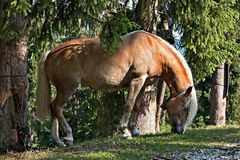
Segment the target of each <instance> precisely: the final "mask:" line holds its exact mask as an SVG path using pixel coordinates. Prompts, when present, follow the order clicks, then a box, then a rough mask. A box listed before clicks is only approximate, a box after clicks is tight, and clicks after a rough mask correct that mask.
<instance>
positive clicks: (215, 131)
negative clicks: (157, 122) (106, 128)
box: [0, 126, 240, 160]
mask: <svg viewBox="0 0 240 160" xmlns="http://www.w3.org/2000/svg"><path fill="white" fill-rule="evenodd" d="M226 146H228V147H229V146H232V147H235V148H239V149H240V126H228V127H225V128H218V127H212V126H210V127H206V128H197V129H188V130H187V132H186V133H185V134H184V135H177V134H172V133H169V132H168V131H166V130H164V131H163V133H161V134H157V135H145V136H140V137H137V138H133V139H131V140H126V139H123V138H122V137H118V136H116V137H108V138H98V139H94V140H88V141H84V142H75V143H74V145H72V146H68V147H65V148H50V149H48V150H46V149H45V150H38V151H28V152H24V153H21V154H19V153H18V154H17V153H9V154H7V155H3V156H1V157H0V159H16V158H17V159H53V160H55V159H56V160H62V159H63V160H70V159H151V158H153V157H157V156H164V155H166V154H167V153H171V152H185V151H192V150H194V149H198V148H222V147H226Z"/></svg>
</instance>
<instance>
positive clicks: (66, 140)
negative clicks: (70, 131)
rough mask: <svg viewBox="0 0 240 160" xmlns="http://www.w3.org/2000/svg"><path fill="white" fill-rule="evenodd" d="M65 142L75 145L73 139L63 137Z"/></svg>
mask: <svg viewBox="0 0 240 160" xmlns="http://www.w3.org/2000/svg"><path fill="white" fill-rule="evenodd" d="M63 141H64V143H65V144H67V145H72V144H73V138H69V137H63Z"/></svg>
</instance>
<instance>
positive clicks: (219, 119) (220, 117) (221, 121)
mask: <svg viewBox="0 0 240 160" xmlns="http://www.w3.org/2000/svg"><path fill="white" fill-rule="evenodd" d="M228 69H229V67H228V65H227V64H226V63H222V64H220V65H219V66H218V67H217V68H216V71H215V72H214V73H213V76H212V87H211V95H210V96H211V97H210V98H211V106H210V124H211V125H218V126H225V122H226V97H227V88H228V86H227V85H228Z"/></svg>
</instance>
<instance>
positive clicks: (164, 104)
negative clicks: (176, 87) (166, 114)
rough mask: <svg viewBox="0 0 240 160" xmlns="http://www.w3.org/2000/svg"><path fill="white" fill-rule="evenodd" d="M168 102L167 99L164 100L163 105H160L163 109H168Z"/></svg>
mask: <svg viewBox="0 0 240 160" xmlns="http://www.w3.org/2000/svg"><path fill="white" fill-rule="evenodd" d="M166 104H167V103H166V101H164V102H163V103H162V104H161V105H160V107H161V108H162V109H163V110H166V109H167V105H166Z"/></svg>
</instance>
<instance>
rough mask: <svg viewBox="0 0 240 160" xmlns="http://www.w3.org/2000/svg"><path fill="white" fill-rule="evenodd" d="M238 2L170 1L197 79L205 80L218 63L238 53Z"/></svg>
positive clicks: (231, 0) (221, 0) (228, 59)
mask: <svg viewBox="0 0 240 160" xmlns="http://www.w3.org/2000/svg"><path fill="white" fill-rule="evenodd" d="M237 5H238V3H237V1H236V0H229V1H225V0H210V1H209V0H203V1H189V0H181V1H173V2H172V3H171V7H172V10H171V11H172V12H171V13H169V14H172V16H173V17H174V19H175V21H176V24H177V27H179V28H181V30H182V31H183V37H182V39H183V45H184V49H185V52H186V58H187V59H188V61H189V63H190V65H191V68H192V69H193V72H194V77H195V81H201V80H204V79H205V78H206V77H208V76H209V75H210V74H211V73H213V71H214V69H215V67H216V66H217V65H218V64H220V63H221V62H222V61H231V59H232V57H234V55H236V52H237V50H235V49H233V48H232V45H233V44H234V43H236V37H237V36H238V35H237V34H238V33H239V32H238V31H237V28H238V23H237V20H238V19H239V12H238V11H237V10H236V9H235V7H236V6H237ZM226 34H229V35H231V36H227V35H226ZM235 45H236V44H235ZM199 62H201V65H199Z"/></svg>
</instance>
